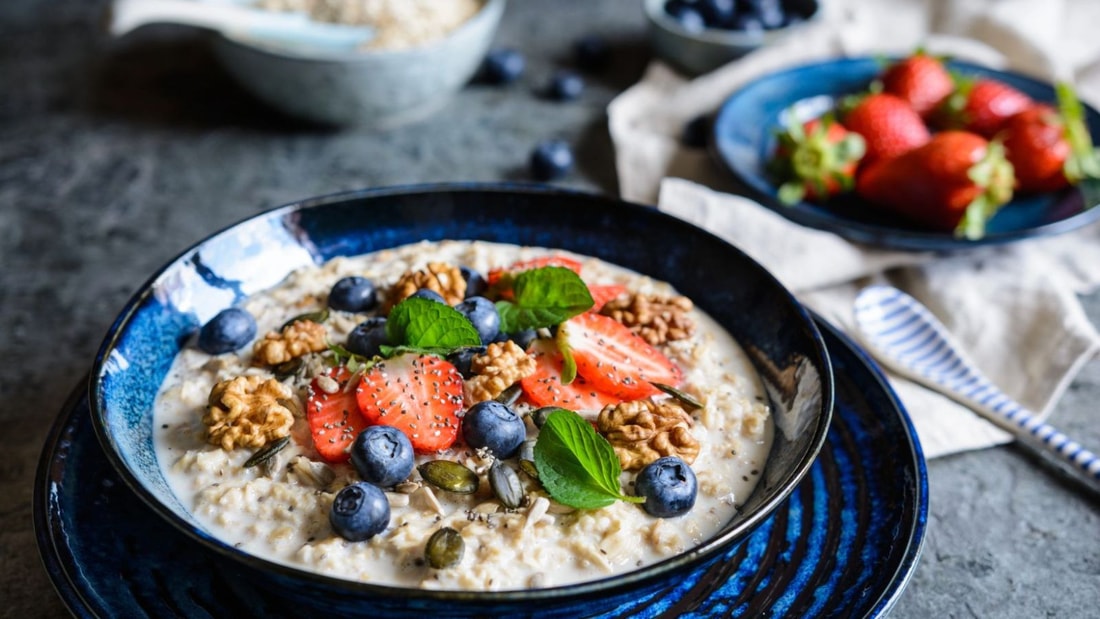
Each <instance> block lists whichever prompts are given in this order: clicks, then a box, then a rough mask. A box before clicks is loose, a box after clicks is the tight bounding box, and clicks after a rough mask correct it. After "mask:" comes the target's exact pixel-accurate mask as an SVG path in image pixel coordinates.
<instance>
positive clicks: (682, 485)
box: [634, 456, 698, 518]
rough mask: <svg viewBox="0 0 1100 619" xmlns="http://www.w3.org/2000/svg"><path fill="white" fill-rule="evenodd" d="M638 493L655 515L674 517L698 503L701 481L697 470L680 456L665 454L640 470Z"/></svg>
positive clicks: (636, 485)
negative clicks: (698, 478)
mask: <svg viewBox="0 0 1100 619" xmlns="http://www.w3.org/2000/svg"><path fill="white" fill-rule="evenodd" d="M634 492H635V494H637V495H638V496H640V497H645V503H643V504H642V507H644V508H645V510H646V512H648V513H649V514H650V515H651V516H656V517H658V518H672V517H674V516H680V515H683V514H686V513H687V512H689V511H691V508H692V507H694V506H695V496H696V494H697V492H698V484H697V482H696V480H695V472H694V471H692V470H691V467H690V466H688V464H687V463H686V462H684V461H683V460H681V459H680V458H677V457H676V456H665V457H664V458H659V459H657V460H654V461H653V462H650V463H649V464H647V465H646V467H645V468H643V469H642V472H641V473H638V478H637V479H636V480H635V481H634Z"/></svg>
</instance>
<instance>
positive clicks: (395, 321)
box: [386, 297, 481, 355]
mask: <svg viewBox="0 0 1100 619" xmlns="http://www.w3.org/2000/svg"><path fill="white" fill-rule="evenodd" d="M386 337H388V338H389V340H390V342H393V346H392V347H387V349H388V350H387V351H386V352H387V354H390V355H392V354H393V353H394V352H395V351H419V352H430V353H433V354H446V353H448V352H450V351H452V350H454V349H455V348H461V347H463V346H480V345H481V336H480V335H478V333H477V329H475V328H474V326H473V325H472V324H470V321H469V320H467V319H466V317H465V316H463V315H462V314H461V313H459V311H458V310H456V309H455V308H453V307H451V306H449V305H444V304H442V303H437V302H436V301H429V300H428V299H421V298H419V297H409V298H408V299H405V300H404V301H402V302H400V303H398V304H397V305H395V306H394V308H393V309H392V310H390V315H389V318H387V319H386Z"/></svg>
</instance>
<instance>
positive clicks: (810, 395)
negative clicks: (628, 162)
mask: <svg viewBox="0 0 1100 619" xmlns="http://www.w3.org/2000/svg"><path fill="white" fill-rule="evenodd" d="M425 239H427V240H442V239H481V240H487V241H495V242H505V243H515V244H522V245H537V246H544V247H554V248H562V249H566V250H570V251H575V252H578V253H582V254H587V255H591V256H595V257H598V258H601V259H603V260H607V261H609V262H612V263H616V264H619V265H622V266H625V267H627V268H630V269H633V270H635V271H638V272H640V273H643V274H646V275H650V276H652V277H655V278H657V279H661V280H665V281H668V282H671V283H672V284H673V285H674V286H676V287H677V288H678V290H679V291H680V292H681V293H682V294H684V295H686V296H688V297H689V298H691V299H693V300H694V301H695V303H696V304H697V305H698V307H699V308H701V309H702V310H704V311H705V312H707V313H708V314H710V315H711V316H712V317H713V318H715V319H716V320H717V322H718V323H719V324H721V325H722V326H723V327H724V328H725V329H727V330H728V331H729V332H730V333H731V335H733V337H734V338H736V339H737V340H738V342H740V344H741V345H742V347H743V348H744V349H745V351H746V352H747V353H748V356H749V358H750V359H751V360H752V361H753V363H754V364H755V366H756V369H757V371H758V373H759V375H760V376H761V378H762V380H763V382H764V384H765V388H766V391H767V392H768V395H769V399H770V405H771V409H772V411H773V415H774V419H775V427H776V433H775V440H774V444H773V447H772V450H771V453H770V455H769V457H768V460H767V463H766V465H765V467H764V469H763V471H762V476H761V480H760V482H759V484H758V486H757V488H756V490H755V492H754V493H753V494H752V496H751V497H749V499H748V500H747V501H746V502H745V503H744V505H743V507H742V509H741V511H740V512H739V513H738V515H737V516H736V517H735V518H734V519H733V520H732V521H730V522H729V523H728V524H727V525H726V526H725V527H724V528H723V529H722V530H721V531H720V532H719V533H718V534H717V535H716V536H715V537H714V538H712V539H710V540H707V541H705V542H704V543H702V544H701V545H700V546H698V547H696V548H693V549H691V550H689V551H687V552H684V553H682V554H680V555H677V556H675V557H672V558H670V559H668V560H665V561H663V562H661V563H658V564H655V565H652V566H648V567H644V568H641V569H638V570H636V571H633V572H628V573H626V574H622V575H618V576H613V577H609V578H605V579H602V580H597V581H593V582H587V583H583V584H577V585H570V586H562V587H556V588H548V589H538V590H518V591H502V592H485V591H429V590H421V589H409V588H400V587H392V586H379V585H374V584H370V583H362V582H352V581H348V580H341V579H337V578H332V577H327V576H320V575H317V574H313V573H310V572H307V571H305V570H303V569H297V568H293V567H288V566H285V565H280V564H276V563H273V562H270V561H267V560H264V559H260V558H257V557H255V556H252V555H249V554H246V553H244V552H242V551H240V550H238V549H236V548H234V547H233V546H232V545H231V544H227V543H225V542H222V541H220V540H218V539H216V538H214V537H213V536H212V535H210V533H208V532H207V531H206V530H205V529H204V528H203V526H202V525H201V524H200V523H199V522H198V521H197V520H196V519H195V518H194V517H193V516H191V515H190V514H189V513H188V510H187V509H186V508H185V507H184V506H183V505H182V504H181V502H180V501H179V500H178V499H177V498H176V497H175V495H173V493H172V492H171V490H170V489H169V487H168V485H167V483H166V482H165V479H164V476H163V474H162V472H161V469H160V466H159V464H158V463H157V460H156V457H155V454H154V451H153V444H152V409H153V402H154V398H155V395H156V393H157V390H158V387H159V385H160V384H161V382H162V380H163V379H164V377H165V375H166V373H167V371H168V368H169V366H170V364H171V363H172V360H173V358H174V357H175V355H176V354H177V353H178V352H179V351H180V349H181V347H182V346H183V345H184V342H186V341H187V340H188V338H189V337H191V335H192V334H193V333H194V332H195V331H196V330H197V329H198V327H199V325H201V324H202V323H204V322H205V321H206V320H208V319H209V318H210V317H212V316H213V315H214V314H215V313H217V312H218V311H220V310H221V309H223V308H225V307H228V306H230V305H232V304H234V303H235V302H236V301H238V300H240V299H241V297H242V296H245V295H249V294H252V293H255V292H257V291H259V290H262V289H265V288H268V287H270V286H273V285H275V284H277V283H279V282H280V281H281V280H282V279H283V278H284V277H285V276H286V275H287V274H289V273H290V272H291V271H292V270H294V269H297V268H299V267H303V266H308V265H314V264H318V263H321V262H323V261H325V260H328V259H330V258H333V257H336V256H344V255H356V254H362V253H367V252H371V251H376V250H379V249H384V248H389V247H394V246H398V245H403V244H407V243H412V242H417V241H420V240H425ZM833 400H834V385H833V373H832V369H831V366H830V362H829V356H828V353H827V351H826V347H825V344H824V342H823V340H822V336H821V333H820V332H819V330H818V328H817V326H816V325H815V323H814V321H813V319H812V318H811V316H810V315H809V314H808V313H807V311H806V310H805V309H804V308H803V307H802V306H801V305H799V303H798V302H797V301H795V299H794V298H793V297H792V296H791V294H790V293H789V292H788V291H786V290H785V289H784V288H783V287H782V286H781V285H780V284H779V283H778V282H777V281H776V280H775V278H773V277H772V276H771V275H770V274H769V273H768V272H767V271H766V270H764V269H763V268H762V267H761V266H760V265H758V264H757V263H756V262H754V261H753V260H751V259H750V258H748V257H747V256H746V255H745V254H743V253H742V252H741V251H739V250H738V249H736V248H734V247H732V246H731V245H729V244H728V243H726V242H724V241H722V240H721V239H719V238H718V237H716V236H714V235H711V234H710V233H708V232H706V231H704V230H702V229H699V228H696V227H694V226H692V225H690V224H687V223H685V222H683V221H681V220H678V219H675V218H673V217H671V216H669V215H666V214H664V213H661V212H659V211H657V210H656V209H653V208H650V207H646V206H640V205H636V204H629V203H626V202H621V201H618V200H614V199H610V198H606V197H600V196H595V195H590V194H583V193H574V192H567V191H562V190H556V189H550V188H541V187H523V186H514V185H508V186H501V185H446V186H439V185H434V186H417V187H405V188H387V189H377V190H366V191H358V192H352V193H346V194H341V195H335V196H327V197H321V198H315V199H310V200H305V201H302V202H299V203H296V204H291V205H289V206H285V207H282V208H277V209H274V210H271V211H268V212H265V213H262V214H260V215H257V216H255V217H253V218H250V219H247V220H245V221H243V222H241V223H238V224H236V225H234V226H231V227H229V228H227V229H225V230H223V231H221V232H218V233H216V234H214V235H212V236H210V237H209V238H207V239H205V240H203V241H201V242H199V243H198V244H196V245H194V246H193V247H191V248H190V249H188V250H187V251H185V252H184V253H183V254H182V255H180V256H179V257H178V258H176V259H175V260H173V261H171V262H169V263H168V264H167V265H165V266H164V267H163V268H162V269H161V270H160V271H159V272H157V273H156V274H155V275H153V277H152V278H151V279H150V280H149V281H148V282H147V283H146V284H145V285H144V286H143V287H142V288H141V289H140V290H139V292H138V293H137V294H136V295H135V296H134V297H133V299H131V300H130V302H129V303H128V304H127V305H126V306H125V308H124V309H123V310H122V312H121V314H120V315H119V317H118V319H117V320H116V321H115V323H114V325H113V326H112V327H111V329H110V331H109V333H108V334H107V336H106V339H105V340H104V343H103V346H102V348H101V349H100V352H99V354H98V356H97V358H96V362H95V365H94V367H93V369H92V372H91V379H90V385H89V407H90V410H91V416H92V422H93V423H92V425H93V426H94V427H95V430H96V433H97V435H98V437H99V441H100V444H101V445H102V447H103V451H104V452H105V454H106V457H107V460H108V461H109V462H110V463H111V464H112V466H113V467H114V469H115V470H116V471H117V472H118V474H119V476H120V477H121V479H122V480H123V481H124V482H125V483H126V484H127V485H128V486H129V487H130V488H131V489H132V490H133V491H134V492H135V493H136V494H137V495H138V496H139V497H141V498H142V499H143V500H144V501H145V502H146V503H147V504H148V505H149V506H150V507H151V508H152V511H153V512H155V513H156V514H157V515H158V516H159V517H161V518H163V519H164V520H165V521H167V522H168V523H170V524H171V525H173V526H174V527H175V528H176V529H178V530H179V531H181V532H182V533H183V534H184V535H185V536H187V537H188V538H190V539H191V540H192V541H193V542H194V543H195V544H196V545H197V546H198V547H200V548H202V549H203V551H204V552H206V553H207V554H209V555H210V556H211V557H213V560H216V561H217V562H218V564H219V565H221V566H222V569H223V571H224V572H225V573H227V574H230V575H231V576H230V577H229V578H228V579H227V582H226V584H227V585H228V586H229V587H230V588H232V589H233V590H234V591H235V594H236V595H238V596H240V597H241V598H242V599H244V600H255V601H257V602H261V601H262V602H263V604H265V605H267V606H268V607H270V606H277V607H279V608H292V609H294V616H297V617H307V616H325V617H331V616H363V617H366V616H372V617H377V616H383V615H385V616H419V617H423V616H428V615H431V614H437V615H445V616H456V615H492V616H505V615H529V614H531V613H533V612H535V611H536V610H537V613H538V615H539V616H578V615H590V614H595V613H598V612H601V611H604V610H608V609H613V608H616V607H618V606H619V605H621V604H624V603H628V602H630V601H632V600H636V599H638V597H639V596H642V595H645V594H647V593H652V592H653V591H655V590H657V589H659V588H661V587H666V586H668V585H670V584H671V583H674V582H676V581H677V580H679V579H683V578H685V577H687V576H688V575H690V574H691V573H692V572H693V571H694V570H698V569H700V568H702V567H704V566H708V565H713V564H714V562H715V561H717V560H719V559H720V557H721V556H722V555H723V553H724V552H725V551H727V550H729V549H730V548H731V547H732V545H734V544H736V543H737V542H739V541H741V540H743V539H745V538H746V536H748V535H749V534H750V533H751V532H752V530H753V529H754V528H756V527H757V526H758V525H760V524H761V523H762V522H764V521H765V520H766V519H767V518H768V516H769V515H770V514H771V513H772V512H773V511H774V510H775V509H776V508H777V507H778V506H779V505H780V504H781V503H782V502H783V501H784V499H786V498H787V497H788V496H789V495H790V493H791V492H792V490H793V489H794V488H795V486H797V485H798V483H799V482H800V481H801V480H802V479H803V478H804V477H805V476H806V474H807V472H808V471H809V470H810V468H811V466H812V465H813V463H814V459H815V458H816V457H817V455H818V453H819V451H820V450H821V449H822V446H823V444H824V443H825V440H826V435H827V432H828V428H829V421H830V417H831V414H832V407H833Z"/></svg>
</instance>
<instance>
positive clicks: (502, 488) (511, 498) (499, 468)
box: [489, 460, 523, 509]
mask: <svg viewBox="0 0 1100 619" xmlns="http://www.w3.org/2000/svg"><path fill="white" fill-rule="evenodd" d="M489 486H490V487H491V488H492V489H493V494H495V495H496V497H497V499H499V500H500V503H501V504H502V505H504V506H505V507H507V508H508V509H515V508H517V507H519V505H520V503H522V502H523V482H521V481H520V480H519V475H517V474H516V470H515V469H513V468H512V467H510V466H508V465H507V464H505V463H503V462H501V461H500V460H497V461H496V462H493V466H491V467H489Z"/></svg>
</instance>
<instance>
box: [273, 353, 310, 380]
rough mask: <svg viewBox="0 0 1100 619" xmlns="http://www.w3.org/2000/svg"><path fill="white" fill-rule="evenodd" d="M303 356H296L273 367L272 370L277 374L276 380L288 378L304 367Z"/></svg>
mask: <svg viewBox="0 0 1100 619" xmlns="http://www.w3.org/2000/svg"><path fill="white" fill-rule="evenodd" d="M302 363H303V361H302V358H301V357H294V358H293V359H291V360H290V361H284V362H282V363H280V364H279V365H277V366H275V367H273V368H271V371H272V372H273V373H274V374H275V379H276V380H285V379H286V378H288V377H290V376H293V375H294V374H296V373H297V372H298V370H300V369H301V368H302Z"/></svg>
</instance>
